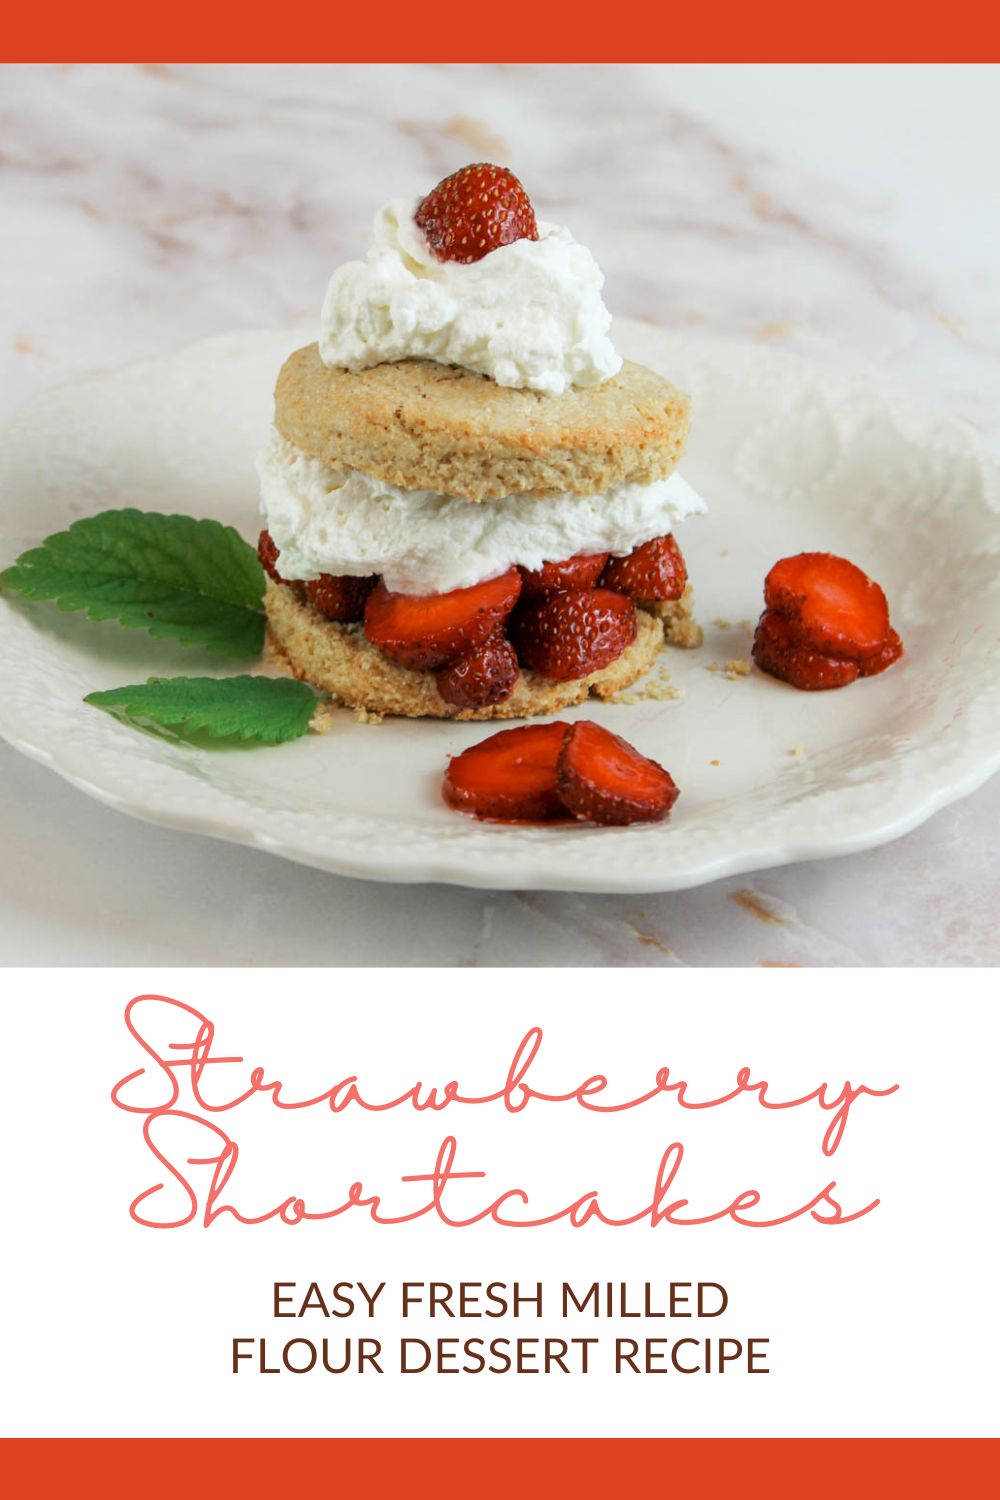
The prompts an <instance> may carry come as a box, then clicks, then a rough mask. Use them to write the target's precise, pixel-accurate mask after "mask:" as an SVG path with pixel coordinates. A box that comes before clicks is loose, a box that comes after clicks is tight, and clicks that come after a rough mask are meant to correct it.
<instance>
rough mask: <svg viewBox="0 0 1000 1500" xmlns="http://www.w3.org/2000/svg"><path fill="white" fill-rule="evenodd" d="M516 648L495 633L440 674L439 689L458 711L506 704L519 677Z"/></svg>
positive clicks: (502, 636)
mask: <svg viewBox="0 0 1000 1500" xmlns="http://www.w3.org/2000/svg"><path fill="white" fill-rule="evenodd" d="M520 675H521V674H520V670H519V668H518V665H517V656H516V655H515V653H514V647H513V646H512V645H511V643H510V641H509V640H508V639H507V637H506V636H505V635H503V634H502V633H501V632H500V631H495V632H494V634H493V635H491V636H488V637H487V639H486V640H485V641H484V642H483V644H482V645H481V646H477V647H476V649H475V650H474V651H468V652H466V654H465V655H464V656H456V658H455V660H454V661H450V662H449V663H448V665H447V666H445V667H441V668H440V669H439V670H438V674H437V689H438V692H439V693H440V694H441V697H442V698H443V699H444V701H445V702H446V703H452V704H454V706H455V707H456V708H488V707H490V706H491V705H492V704H494V703H504V702H505V701H506V700H507V699H508V698H509V697H510V695H511V693H512V692H513V691H514V684H515V683H516V682H517V679H518V677H519V676H520Z"/></svg>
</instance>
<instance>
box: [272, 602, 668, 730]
mask: <svg viewBox="0 0 1000 1500" xmlns="http://www.w3.org/2000/svg"><path fill="white" fill-rule="evenodd" d="M264 602H265V608H266V610H267V623H268V638H269V641H270V644H271V646H272V648H274V649H275V650H276V652H277V654H278V656H279V658H280V659H281V660H282V662H283V664H285V665H287V667H288V669H289V671H291V673H292V674H293V675H294V676H295V677H301V678H302V679H303V680H304V681H306V682H310V683H312V685H313V686H314V687H318V688H323V689H324V690H325V691H326V692H328V693H329V694H330V695H331V696H332V697H333V698H335V699H336V700H337V702H338V703H343V704H346V705H347V706H348V707H349V708H356V709H361V710H365V711H367V712H368V713H372V714H399V715H401V716H402V717H404V718H409V719H419V718H435V719H529V718H533V717H534V716H535V715H537V714H552V713H560V712H561V711H562V710H563V709H564V708H570V707H571V706H572V705H573V704H576V703H583V702H584V701H585V699H586V698H587V696H588V694H589V693H593V694H594V695H595V696H596V697H598V698H612V697H614V695H615V694H616V693H620V692H623V691H624V690H625V689H626V688H629V687H631V686H632V684H633V683H634V682H636V681H638V679H639V678H640V677H642V676H643V674H644V673H646V672H648V671H649V669H650V667H652V665H653V663H654V662H655V660H656V658H657V656H658V655H659V653H660V651H661V649H662V647H663V644H664V630H665V628H666V622H665V621H664V622H661V621H660V619H658V618H657V617H656V616H654V615H652V614H650V613H648V612H647V611H646V610H644V609H639V610H638V611H637V627H638V628H637V631H636V638H635V640H634V641H633V643H632V645H631V646H630V647H629V648H628V650H627V651H624V652H623V653H622V655H621V656H620V657H619V658H618V660H617V661H614V662H612V663H611V665H610V666H609V667H605V668H604V669H603V670H602V671H600V672H594V673H592V674H591V676H590V677H582V678H580V679H579V680H577V681H575V682H554V681H552V679H551V678H548V677H539V676H538V674H537V673H535V672H527V671H524V672H522V673H521V675H520V677H519V678H518V681H517V684H516V686H515V688H514V692H513V694H512V695H511V697H510V698H508V699H507V701H506V702H505V703H498V704H496V705H494V706H493V707H492V708H482V709H467V708H466V709H459V708H456V707H455V706H454V704H451V703H446V702H445V701H444V699H443V698H442V697H441V694H440V693H439V692H438V690H437V683H436V682H435V679H434V673H433V672H412V671H409V670H407V669H406V668H405V667H400V666H397V665H396V663H395V662H392V661H390V660H389V659H388V657H386V656H383V655H382V653H381V651H379V650H377V648H376V647H375V646H373V645H372V644H371V643H370V641H369V640H368V639H367V637H366V636H365V633H364V630H363V629H362V627H361V626H360V625H338V624H336V623H334V622H333V621H332V620H327V619H324V618H323V616H322V615H320V614H317V612H316V611H315V610H314V609H313V608H312V606H311V605H309V604H307V603H306V602H305V601H304V600H303V599H301V598H300V597H299V594H298V593H297V592H296V590H295V589H293V588H290V587H288V585H287V584H277V583H272V582H270V581H269V582H268V585H267V594H266V597H265V601H264ZM674 618H676V619H678V620H679V619H683V618H690V598H689V596H686V597H685V598H684V599H682V600H679V601H678V602H677V604H676V605H674Z"/></svg>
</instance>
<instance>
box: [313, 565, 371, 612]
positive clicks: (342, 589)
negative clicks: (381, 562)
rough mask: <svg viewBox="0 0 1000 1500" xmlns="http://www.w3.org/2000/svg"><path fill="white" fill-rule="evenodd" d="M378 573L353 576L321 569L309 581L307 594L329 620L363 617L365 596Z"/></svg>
mask: <svg viewBox="0 0 1000 1500" xmlns="http://www.w3.org/2000/svg"><path fill="white" fill-rule="evenodd" d="M375 581H376V580H375V579H374V577H369V578H352V577H350V576H349V575H348V574H333V573H321V574H320V576H319V577H318V578H311V579H310V580H309V582H308V583H307V584H306V598H307V599H308V600H309V603H310V604H311V605H312V607H313V609H315V610H318V611H319V613H320V614H321V615H325V616H326V618H327V619H328V620H339V621H340V622H341V624H347V623H348V622H349V621H351V620H360V619H361V617H362V615H363V614H364V612H365V600H366V599H367V598H368V595H369V594H370V593H371V591H372V589H373V588H374V587H375Z"/></svg>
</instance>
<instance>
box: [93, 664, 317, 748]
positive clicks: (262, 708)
mask: <svg viewBox="0 0 1000 1500" xmlns="http://www.w3.org/2000/svg"><path fill="white" fill-rule="evenodd" d="M83 701H84V702H85V703H90V704H92V705H93V707H94V708H103V709H105V710H106V711H107V712H108V713H111V714H114V715H115V717H116V718H119V719H122V720H123V721H124V722H125V723H128V724H133V725H135V726H136V728H138V729H146V730H150V731H152V732H153V733H154V734H161V735H165V736H166V737H167V738H168V739H187V740H191V739H197V738H199V737H207V738H209V739H235V740H256V741H257V742H258V743H259V744H261V745H281V744H284V742H285V741H286V740H295V739H298V738H299V737H300V736H301V735H303V734H305V732H306V730H307V729H308V728H309V721H310V720H311V718H312V716H313V714H314V713H315V711H316V704H317V702H318V697H317V694H316V693H315V692H314V691H313V689H312V688H311V687H309V686H308V685H307V684H306V683H304V682H297V681H296V680H295V679H294V678H292V677H151V678H150V679H149V681H148V682H140V683H134V684H132V685H131V686H130V687H120V688H110V689H109V690H108V691H107V692H104V693H89V694H88V695H87V697H86V698H85V699H84V700H83Z"/></svg>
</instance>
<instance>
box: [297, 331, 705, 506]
mask: <svg viewBox="0 0 1000 1500" xmlns="http://www.w3.org/2000/svg"><path fill="white" fill-rule="evenodd" d="M689 409H690V403H689V401H688V398H687V396H685V395H683V394H682V393H681V392H680V391H677V390H675V389H674V387H673V386H672V385H670V384H669V382H667V381H666V380H663V379H662V378H661V377H660V376H659V375H655V374H654V373H653V371H652V370H647V369H646V368H645V367H644V366H642V365H636V364H632V363H630V362H629V361H626V362H625V364H624V365H623V366H622V369H621V372H620V373H619V374H618V375H616V376H615V377H614V378H613V379H611V380H606V381H605V382H604V383H603V384H602V385H599V386H591V387H588V388H586V389H581V390H577V389H573V390H570V391H567V392H565V393H564V394H563V395H561V396H549V395H544V394H540V393H539V392H537V391H521V390H511V389H509V388H507V387H505V386H499V385H497V384H495V382H494V381H492V380H490V379H488V378H487V377H486V376H485V375H475V374H473V373H472V372H471V371H470V370H462V369H456V368H454V367H452V366H450V365H438V364H433V363H432V362H431V361H429V360H414V359H408V360H402V361H400V362H399V363H396V364H384V365H376V366H375V367H374V368H373V369H371V370H359V371H349V370H337V369H330V368H329V367H328V366H326V365H324V364H323V362H322V360H321V359H320V357H319V349H318V347H317V346H316V345H315V344H309V345H308V346H307V347H306V348H304V349H298V350H296V352H295V353H294V354H292V355H291V356H290V357H289V358H288V359H287V360H286V361H285V364H284V365H283V366H282V369H281V372H280V374H279V375H278V384H277V388H276V390H275V426H276V427H277V429H278V431H279V432H280V433H281V434H282V436H283V437H285V438H287V440H288V441H289V442H290V443H294V445H295V446H296V447H297V448H301V449H303V450H304V452H306V453H308V454H310V455H311V456H312V457H313V458H318V459H321V460H322V461H323V462H324V463H327V464H331V465H332V466H334V467H342V468H349V469H357V470H359V471H360V472H361V473H363V474H370V475H372V476H373V477H374V478H376V479H381V480H383V481H385V482H386V483H388V484H394V485H397V486H398V487H399V488H401V489H409V490H419V489H424V490H434V491H436V492H437V493H439V494H446V495H457V496H460V497H462V498H464V499H467V500H497V499H501V498H502V497H503V496H504V495H516V494H523V493H525V492H526V491H536V492H541V493H543V494H544V493H552V494H564V493H566V492H569V493H571V494H577V495H598V494H600V493H601V492H602V491H604V490H606V489H609V488H610V487H611V486H612V485H615V484H650V483H652V482H653V481H654V480H656V479H664V478H666V476H667V475H668V474H670V473H671V471H672V470H673V469H674V468H675V466H676V464H677V461H678V459H679V458H680V455H681V452H682V450H683V448H684V443H685V441H686V438H687V433H688V425H689Z"/></svg>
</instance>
